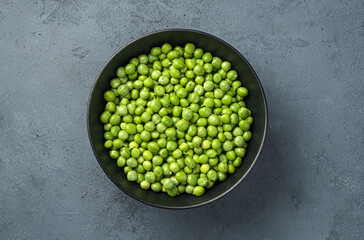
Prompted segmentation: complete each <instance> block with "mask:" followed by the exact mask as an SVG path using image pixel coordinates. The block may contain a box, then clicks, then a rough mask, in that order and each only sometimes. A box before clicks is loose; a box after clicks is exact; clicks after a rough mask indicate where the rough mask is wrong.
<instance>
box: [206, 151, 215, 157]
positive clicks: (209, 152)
mask: <svg viewBox="0 0 364 240" xmlns="http://www.w3.org/2000/svg"><path fill="white" fill-rule="evenodd" d="M216 155H217V152H216V151H215V150H214V149H209V150H207V151H206V156H208V157H209V158H214V157H216Z"/></svg>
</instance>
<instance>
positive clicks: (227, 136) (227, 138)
mask: <svg viewBox="0 0 364 240" xmlns="http://www.w3.org/2000/svg"><path fill="white" fill-rule="evenodd" d="M224 136H225V138H226V140H228V141H232V140H233V135H232V134H231V132H224Z"/></svg>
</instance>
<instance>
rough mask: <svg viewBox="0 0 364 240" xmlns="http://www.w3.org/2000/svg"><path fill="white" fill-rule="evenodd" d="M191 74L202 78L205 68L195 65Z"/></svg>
mask: <svg viewBox="0 0 364 240" xmlns="http://www.w3.org/2000/svg"><path fill="white" fill-rule="evenodd" d="M193 73H194V74H196V75H197V76H202V75H204V74H205V68H204V67H203V66H201V65H199V64H196V65H195V66H194V68H193Z"/></svg>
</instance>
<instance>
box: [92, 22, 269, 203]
mask: <svg viewBox="0 0 364 240" xmlns="http://www.w3.org/2000/svg"><path fill="white" fill-rule="evenodd" d="M163 32H193V33H198V34H201V35H205V36H207V37H210V38H213V39H215V40H217V41H219V42H221V43H223V44H225V45H226V46H228V47H229V48H231V49H232V50H233V51H234V52H235V53H236V54H237V55H238V56H239V57H240V58H241V59H242V60H243V61H244V62H245V63H246V64H247V66H248V67H249V69H250V70H251V71H252V73H253V75H254V77H255V78H256V80H257V83H258V85H259V89H260V91H261V93H262V96H263V105H264V112H265V118H264V129H263V137H262V142H261V145H260V147H259V149H258V152H257V155H256V156H255V158H254V160H253V162H252V164H251V165H250V167H249V168H248V170H247V171H246V173H245V174H244V175H243V176H242V177H241V178H240V179H239V180H238V181H237V182H236V183H235V184H234V185H232V186H231V187H230V188H229V189H228V190H226V191H225V192H223V193H222V194H220V195H218V196H216V197H214V198H212V199H209V200H208V201H205V202H202V203H198V204H194V205H189V206H181V207H180V206H178V207H172V206H165V205H160V204H155V203H151V202H148V201H145V200H143V199H141V198H138V197H136V196H134V195H132V194H131V193H129V192H128V191H126V190H125V189H124V188H122V187H121V186H119V184H118V183H117V182H116V181H115V180H114V179H113V178H112V177H111V176H110V174H109V173H108V172H107V171H106V169H105V168H104V167H103V165H102V164H101V161H100V159H99V157H98V155H97V152H96V149H95V146H94V144H93V142H92V139H91V131H90V105H91V98H92V96H93V93H94V90H95V87H96V83H97V82H98V79H99V78H100V76H101V74H102V72H103V71H104V69H105V67H106V66H107V65H108V64H109V63H110V61H111V60H112V59H113V58H114V57H115V56H116V55H118V54H119V53H120V52H121V51H122V50H123V49H124V48H126V47H128V46H129V45H131V44H133V43H134V42H136V41H138V40H140V39H142V38H145V37H147V36H150V35H154V34H158V33H163ZM86 116H87V117H86V121H87V133H88V138H89V142H90V144H91V148H92V151H93V153H94V155H95V157H96V160H97V162H98V163H99V165H100V167H101V168H102V170H103V171H104V173H105V174H106V175H107V176H108V178H109V179H110V180H111V181H112V182H113V183H114V184H115V185H116V186H117V187H118V188H119V189H121V190H122V191H123V192H124V193H126V194H127V195H129V196H131V197H132V198H133V199H136V200H138V201H140V202H142V203H145V204H147V205H150V206H154V207H158V208H162V209H190V208H195V207H200V206H203V205H207V204H209V203H212V202H214V201H216V200H218V199H220V198H222V197H223V196H225V195H227V194H228V193H230V192H231V191H232V190H234V189H235V188H236V187H237V186H238V185H239V184H240V183H241V182H242V181H243V180H244V179H245V178H246V176H247V175H248V174H249V172H250V171H251V170H252V169H253V167H254V166H255V164H256V162H257V160H258V158H259V155H260V153H261V151H262V149H263V146H264V142H265V139H266V135H267V128H268V108H267V102H266V97H265V93H264V90H263V87H262V84H261V82H260V79H259V77H258V75H257V74H256V72H255V71H254V69H253V67H252V66H251V65H250V63H249V62H248V60H247V59H246V58H245V57H244V56H243V55H242V54H241V53H240V52H239V51H238V50H237V49H235V48H234V47H233V46H231V45H230V44H229V43H227V42H225V41H224V40H222V39H220V38H218V37H216V36H214V35H212V34H209V33H206V32H203V31H199V30H194V29H188V28H168V29H161V30H157V31H153V32H149V33H146V34H143V35H141V36H139V37H137V38H135V39H133V40H131V41H129V42H128V43H126V44H124V45H123V46H122V47H120V48H119V49H118V50H116V52H115V53H114V54H113V55H112V56H111V57H110V58H109V59H108V60H107V61H106V62H105V64H104V65H103V66H102V67H101V69H100V71H99V72H98V74H97V76H96V78H95V80H94V82H93V84H92V87H91V91H90V95H89V99H88V102H87V113H86Z"/></svg>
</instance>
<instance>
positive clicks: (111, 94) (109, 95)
mask: <svg viewBox="0 0 364 240" xmlns="http://www.w3.org/2000/svg"><path fill="white" fill-rule="evenodd" d="M115 98H116V96H115V93H114V92H113V91H106V92H105V93H104V99H105V100H106V101H108V102H112V101H114V100H115Z"/></svg>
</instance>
